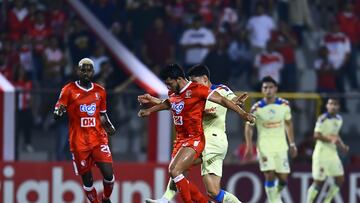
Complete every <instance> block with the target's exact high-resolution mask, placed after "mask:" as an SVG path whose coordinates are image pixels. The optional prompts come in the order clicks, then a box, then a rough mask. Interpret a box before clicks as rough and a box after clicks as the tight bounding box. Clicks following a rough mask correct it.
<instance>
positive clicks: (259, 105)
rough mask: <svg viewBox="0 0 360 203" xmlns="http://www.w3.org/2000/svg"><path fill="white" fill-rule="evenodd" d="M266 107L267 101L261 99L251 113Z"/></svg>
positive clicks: (253, 106)
mask: <svg viewBox="0 0 360 203" xmlns="http://www.w3.org/2000/svg"><path fill="white" fill-rule="evenodd" d="M265 106H266V102H265V100H264V99H261V100H259V101H257V102H255V104H253V105H252V107H251V110H250V111H251V112H254V111H256V110H258V109H261V108H263V107H265Z"/></svg>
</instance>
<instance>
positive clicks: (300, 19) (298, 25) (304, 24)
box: [289, 0, 313, 46]
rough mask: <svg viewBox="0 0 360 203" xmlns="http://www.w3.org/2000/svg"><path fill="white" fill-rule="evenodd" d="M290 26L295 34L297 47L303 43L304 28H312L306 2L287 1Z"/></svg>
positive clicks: (299, 0)
mask: <svg viewBox="0 0 360 203" xmlns="http://www.w3.org/2000/svg"><path fill="white" fill-rule="evenodd" d="M289 13H290V25H291V26H292V29H293V31H294V32H295V33H296V37H297V39H298V45H300V46H301V45H302V43H303V32H304V29H305V28H311V29H312V28H313V22H312V20H311V14H310V9H309V5H308V1H307V0H291V1H289Z"/></svg>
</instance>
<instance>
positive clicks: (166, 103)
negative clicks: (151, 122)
mask: <svg viewBox="0 0 360 203" xmlns="http://www.w3.org/2000/svg"><path fill="white" fill-rule="evenodd" d="M170 107H171V105H170V101H169V100H168V99H167V100H165V101H163V102H161V103H160V104H156V105H155V106H152V107H150V108H148V109H140V111H139V112H138V116H139V117H146V116H149V115H150V114H151V113H154V112H158V111H163V110H169V109H170Z"/></svg>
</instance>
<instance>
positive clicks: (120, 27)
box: [112, 21, 136, 54]
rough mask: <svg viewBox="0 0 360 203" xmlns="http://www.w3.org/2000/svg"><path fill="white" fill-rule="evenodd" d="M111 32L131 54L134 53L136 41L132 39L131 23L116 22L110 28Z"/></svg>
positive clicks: (132, 29)
mask: <svg viewBox="0 0 360 203" xmlns="http://www.w3.org/2000/svg"><path fill="white" fill-rule="evenodd" d="M112 32H113V34H114V35H115V37H116V38H117V39H119V40H120V41H121V43H123V44H124V45H125V46H126V47H127V48H128V49H129V50H130V51H131V52H132V53H133V54H136V53H135V47H136V44H135V42H136V40H135V38H134V28H133V23H132V21H125V22H124V23H120V22H116V23H114V24H113V26H112Z"/></svg>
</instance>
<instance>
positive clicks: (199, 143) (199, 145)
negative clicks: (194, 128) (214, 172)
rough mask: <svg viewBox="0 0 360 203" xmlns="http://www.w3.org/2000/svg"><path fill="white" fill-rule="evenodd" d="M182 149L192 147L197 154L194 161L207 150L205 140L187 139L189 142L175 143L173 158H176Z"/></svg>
mask: <svg viewBox="0 0 360 203" xmlns="http://www.w3.org/2000/svg"><path fill="white" fill-rule="evenodd" d="M181 147H190V148H193V149H194V150H195V152H196V154H195V157H194V160H195V159H197V158H199V157H200V156H201V153H202V152H203V150H204V148H205V139H204V138H202V137H199V138H194V139H187V140H183V141H182V140H177V141H176V142H175V143H174V146H173V151H172V154H171V158H174V157H175V155H176V154H177V153H178V151H179V150H180V148H181Z"/></svg>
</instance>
